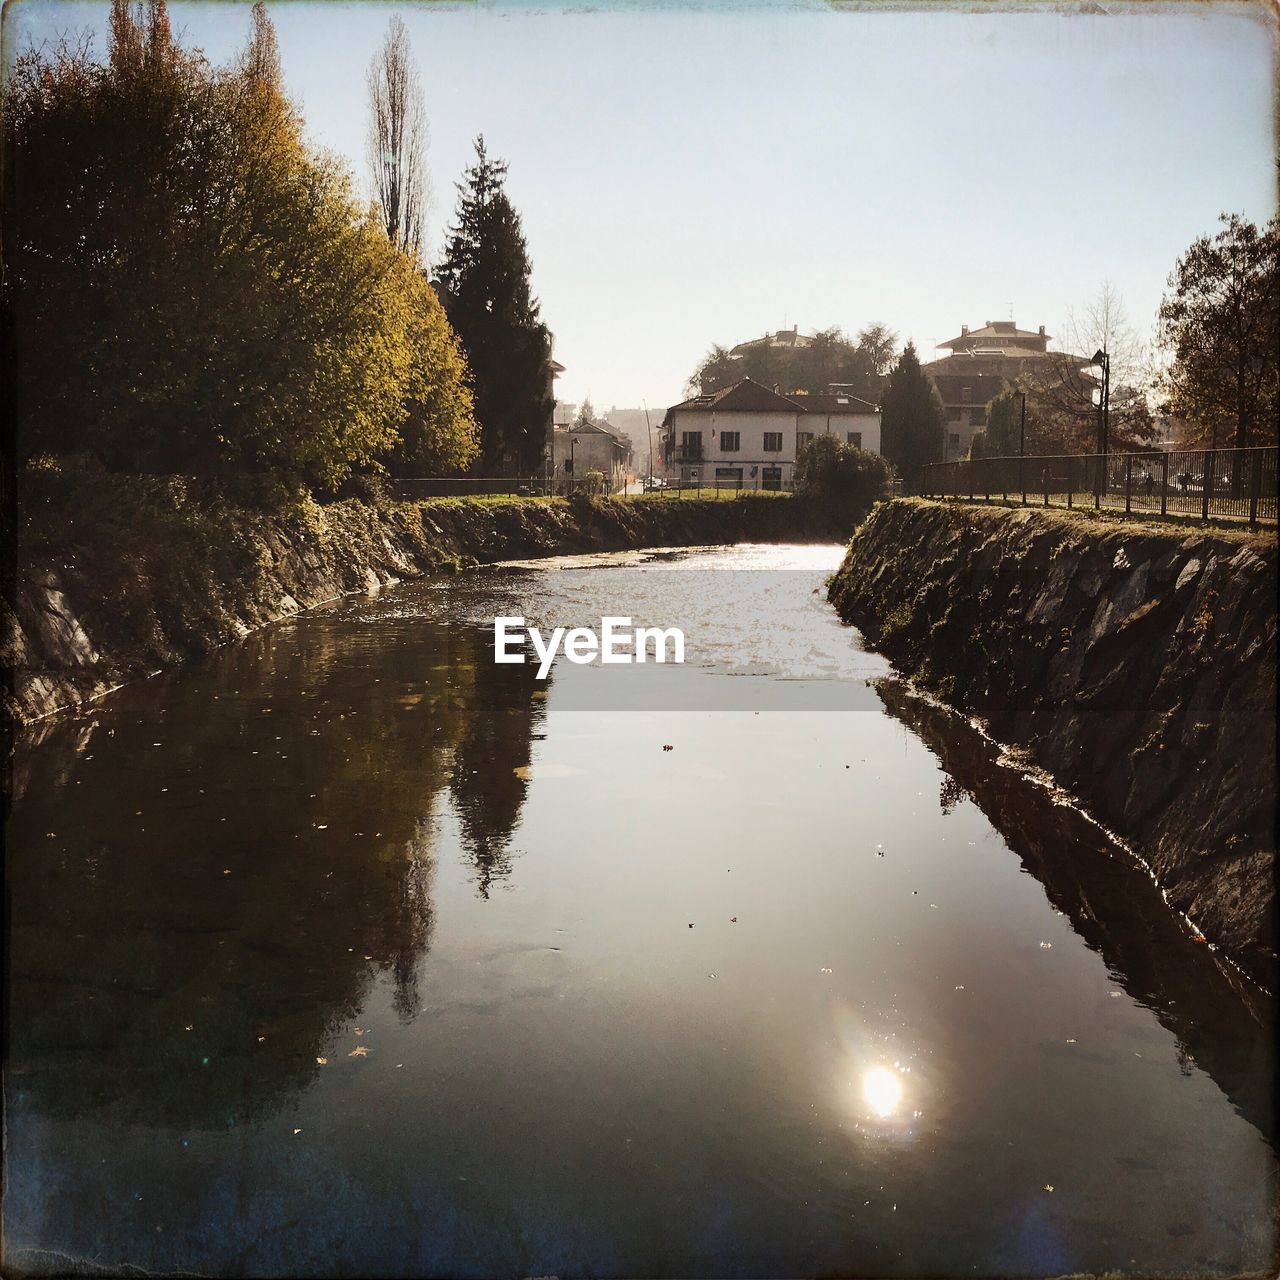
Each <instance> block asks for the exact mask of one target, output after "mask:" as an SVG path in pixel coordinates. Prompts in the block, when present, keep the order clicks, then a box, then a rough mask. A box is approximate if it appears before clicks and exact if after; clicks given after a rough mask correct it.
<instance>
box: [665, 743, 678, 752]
mask: <svg viewBox="0 0 1280 1280" xmlns="http://www.w3.org/2000/svg"><path fill="white" fill-rule="evenodd" d="M662 749H663V751H674V750H675V747H674V746H672V744H671V743H669V742H664V743H663V744H662Z"/></svg>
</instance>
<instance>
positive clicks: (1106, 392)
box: [1093, 347, 1111, 506]
mask: <svg viewBox="0 0 1280 1280" xmlns="http://www.w3.org/2000/svg"><path fill="white" fill-rule="evenodd" d="M1093 363H1094V364H1096V365H1100V366H1101V368H1102V398H1101V400H1100V401H1099V403H1098V407H1099V409H1100V410H1101V414H1100V415H1099V422H1098V431H1099V435H1100V437H1101V438H1100V440H1099V441H1098V445H1099V448H1098V452H1099V453H1100V454H1101V455H1102V456H1101V458H1100V459H1099V461H1098V489H1097V495H1096V496H1097V505H1098V506H1101V505H1102V499H1103V497H1104V496H1105V495H1106V492H1107V451H1108V448H1109V446H1110V443H1111V441H1110V438H1109V437H1110V434H1111V357H1110V356H1109V355H1108V354H1107V353H1106V351H1104V350H1103V349H1102V348H1101V347H1099V348H1098V350H1097V351H1095V352H1094V353H1093Z"/></svg>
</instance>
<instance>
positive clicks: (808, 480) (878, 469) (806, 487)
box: [795, 435, 893, 528]
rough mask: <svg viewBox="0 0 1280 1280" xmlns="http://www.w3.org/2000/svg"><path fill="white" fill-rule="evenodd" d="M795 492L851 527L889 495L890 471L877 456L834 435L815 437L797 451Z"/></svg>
mask: <svg viewBox="0 0 1280 1280" xmlns="http://www.w3.org/2000/svg"><path fill="white" fill-rule="evenodd" d="M795 482H796V492H797V493H798V494H800V495H801V496H802V497H805V498H808V499H809V500H810V501H811V502H814V503H816V504H818V505H820V506H822V507H824V508H826V509H827V511H828V512H829V513H830V514H831V515H832V516H833V517H838V518H839V519H840V521H841V523H842V524H847V527H848V528H852V527H853V526H854V525H855V524H857V523H859V522H860V521H861V520H862V519H863V518H864V517H865V516H866V514H867V512H869V511H870V510H871V508H872V507H873V506H874V505H875V504H876V503H877V502H879V501H880V500H881V499H883V498H887V497H888V496H889V493H890V490H891V488H892V485H893V468H892V467H891V466H890V465H889V464H888V463H887V462H886V461H885V460H884V459H883V458H882V457H881V456H880V455H879V454H878V453H870V452H868V451H867V450H865V449H859V448H856V447H855V446H854V445H851V444H846V443H845V442H844V441H843V440H840V439H839V438H837V437H836V436H834V435H820V436H815V437H814V438H813V439H812V440H810V441H809V443H808V444H806V445H805V446H804V448H803V449H802V450H801V451H800V456H799V457H798V458H797V459H796V469H795Z"/></svg>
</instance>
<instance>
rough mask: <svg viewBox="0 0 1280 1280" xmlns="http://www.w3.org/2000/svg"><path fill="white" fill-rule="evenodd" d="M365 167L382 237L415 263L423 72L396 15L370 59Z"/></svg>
mask: <svg viewBox="0 0 1280 1280" xmlns="http://www.w3.org/2000/svg"><path fill="white" fill-rule="evenodd" d="M366 80H367V84H368V90H369V137H368V143H367V147H368V158H369V171H370V174H371V175H372V179H373V191H374V197H375V199H376V200H377V202H378V209H379V212H380V214H381V217H382V225H383V226H384V227H385V228H386V231H387V238H388V239H389V240H390V241H391V243H392V244H393V245H395V246H396V248H397V249H401V250H403V251H404V252H405V253H406V254H408V255H409V257H410V258H412V259H413V260H414V261H415V262H416V261H418V259H419V258H420V257H421V256H422V250H423V241H424V223H425V219H426V214H427V206H428V203H429V201H430V184H429V177H428V174H427V160H426V155H427V111H426V106H425V105H424V102H423V96H422V77H421V74H420V73H419V71H418V65H417V63H416V62H415V61H414V58H413V53H412V51H411V49H410V48H409V33H408V32H407V31H406V30H405V25H404V23H403V22H402V21H401V20H400V18H399V17H393V18H392V19H391V21H390V23H389V24H388V26H387V38H386V39H385V40H384V41H383V44H382V48H381V49H379V50H378V52H377V53H376V54H375V55H374V57H373V60H372V61H371V62H370V63H369V70H368V73H367V76H366Z"/></svg>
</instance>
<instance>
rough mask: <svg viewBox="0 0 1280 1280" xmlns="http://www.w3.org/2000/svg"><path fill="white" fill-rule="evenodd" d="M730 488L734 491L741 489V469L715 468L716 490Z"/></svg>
mask: <svg viewBox="0 0 1280 1280" xmlns="http://www.w3.org/2000/svg"><path fill="white" fill-rule="evenodd" d="M730 486H732V487H733V488H735V489H741V488H742V468H741V467H717V468H716V488H717V489H721V488H728V487H730Z"/></svg>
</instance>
